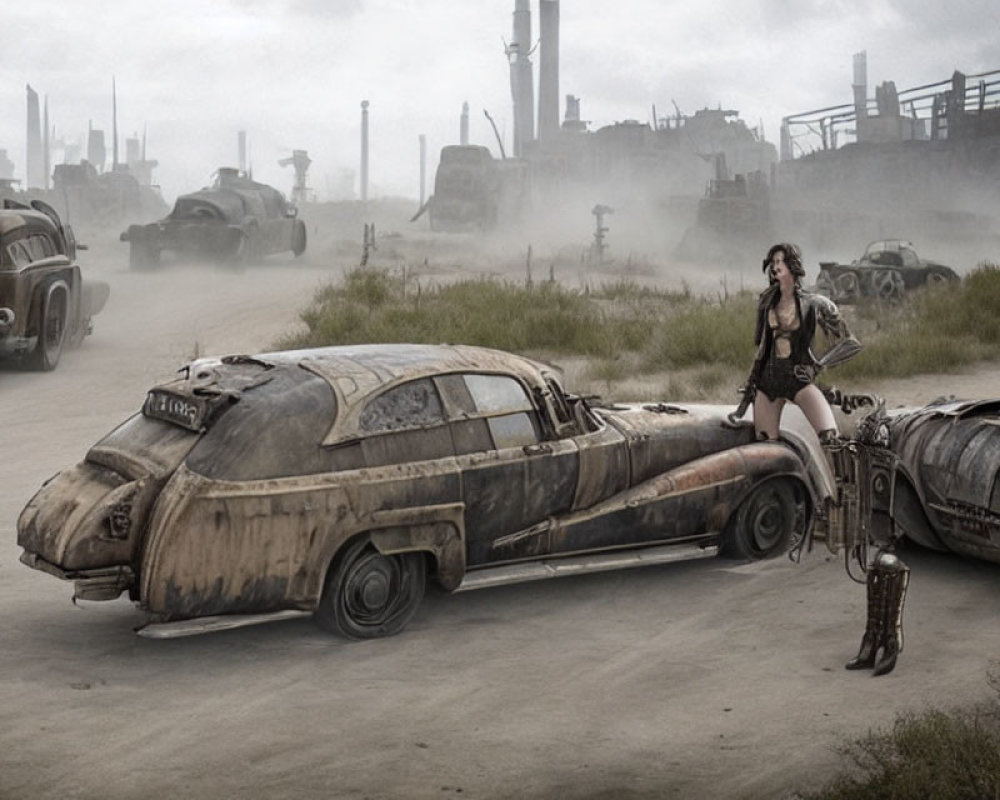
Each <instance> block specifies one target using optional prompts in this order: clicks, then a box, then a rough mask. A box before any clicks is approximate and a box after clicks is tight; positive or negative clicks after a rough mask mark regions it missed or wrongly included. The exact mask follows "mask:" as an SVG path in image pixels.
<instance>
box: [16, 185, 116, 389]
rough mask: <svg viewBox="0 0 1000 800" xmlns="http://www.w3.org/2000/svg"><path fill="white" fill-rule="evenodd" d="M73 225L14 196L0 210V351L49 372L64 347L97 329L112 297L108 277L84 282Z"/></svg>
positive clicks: (40, 204)
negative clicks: (94, 321) (97, 319)
mask: <svg viewBox="0 0 1000 800" xmlns="http://www.w3.org/2000/svg"><path fill="white" fill-rule="evenodd" d="M83 247H84V246H83V245H80V244H77V242H76V240H75V238H74V236H73V230H72V228H70V226H69V225H65V224H63V222H62V220H60V218H59V215H58V214H57V213H56V211H55V209H54V208H52V206H50V205H48V204H47V203H45V202H43V201H41V200H32V201H31V204H30V205H26V204H24V203H20V202H18V201H16V200H12V199H10V198H8V199H6V200H4V201H3V207H2V209H0V356H3V357H5V358H8V359H12V360H15V361H19V362H20V363H21V364H23V365H24V366H27V367H30V368H33V369H38V370H43V371H49V370H53V369H55V367H56V364H58V363H59V358H60V356H61V355H62V351H63V347H64V346H66V345H69V346H74V345H78V344H80V343H81V342H82V341H83V338H84V337H85V336H86V335H87V334H89V333H90V332H91V329H92V327H91V318H92V317H93V316H94V315H95V314H97V313H98V312H99V311H100V310H101V309H102V308H104V304H105V303H106V302H107V299H108V295H109V294H110V289H109V287H108V285H107V284H106V283H104V282H102V281H87V282H86V283H84V281H83V278H82V276H81V274H80V267H79V265H77V264H76V251H77V249H83Z"/></svg>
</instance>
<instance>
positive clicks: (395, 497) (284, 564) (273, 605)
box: [18, 344, 829, 638]
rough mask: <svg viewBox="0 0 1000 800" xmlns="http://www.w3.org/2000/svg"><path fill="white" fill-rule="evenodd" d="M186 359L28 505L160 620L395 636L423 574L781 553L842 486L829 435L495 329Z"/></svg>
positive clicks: (31, 530)
mask: <svg viewBox="0 0 1000 800" xmlns="http://www.w3.org/2000/svg"><path fill="white" fill-rule="evenodd" d="M181 372H182V375H181V376H180V377H178V378H176V379H174V380H171V381H169V382H167V383H164V384H162V385H158V386H156V387H154V388H152V389H151V390H150V391H149V392H148V394H147V396H146V399H145V404H144V406H143V408H142V410H141V412H139V413H136V414H135V415H134V416H132V417H131V418H129V419H128V420H126V421H125V422H124V423H122V424H121V425H120V426H119V427H117V428H115V429H114V430H113V431H111V432H110V433H109V434H108V435H107V436H105V437H104V438H103V439H101V440H100V441H99V442H98V443H97V444H95V445H94V446H93V447H92V448H91V449H90V451H89V452H88V453H87V454H86V457H85V459H84V460H83V461H82V462H81V463H79V464H77V465H76V466H75V467H72V468H71V469H67V470H65V471H63V472H61V473H60V474H58V475H57V476H56V477H54V478H53V479H51V480H50V481H49V482H48V483H46V484H45V485H44V486H43V487H42V488H41V489H40V490H39V492H38V493H37V494H36V495H35V496H34V497H33V498H32V499H31V500H30V502H29V503H28V504H27V506H26V507H25V508H24V510H23V512H22V513H21V515H20V518H19V520H18V543H19V544H20V545H21V547H22V548H23V549H24V553H23V555H22V557H21V560H22V561H23V562H24V563H25V564H27V565H29V566H31V567H34V568H36V569H39V570H43V571H45V572H48V573H51V574H52V575H55V576H57V577H59V578H63V579H65V580H69V581H74V582H75V596H76V597H79V598H85V599H113V598H116V597H118V596H119V595H120V594H121V593H122V592H128V593H129V596H130V597H131V599H132V600H134V601H136V602H137V603H138V604H139V605H140V607H141V608H143V609H145V610H146V611H147V612H148V614H149V619H150V622H149V624H148V625H147V626H146V627H144V628H143V629H141V631H140V632H141V633H144V634H145V635H150V636H162V637H165V636H171V635H183V634H185V633H190V632H200V631H202V630H206V629H212V628H219V627H234V626H236V625H239V624H250V623H252V622H258V621H264V620H266V619H273V618H277V617H284V616H288V615H293V614H297V613H305V614H314V615H315V618H316V620H317V621H318V623H319V624H320V625H321V626H322V627H324V628H326V629H328V630H330V631H332V632H335V633H338V634H342V635H345V636H347V637H352V638H367V637H376V636H381V635H387V634H392V633H396V632H397V631H399V630H400V629H402V628H403V626H404V625H405V624H406V622H407V621H408V620H409V619H410V617H411V616H412V614H413V613H414V611H415V609H416V608H417V605H418V603H419V602H420V600H421V597H422V595H423V593H424V588H425V580H426V578H427V577H428V576H430V577H431V578H432V579H435V580H436V581H437V582H438V583H439V584H440V585H441V586H442V587H443V588H444V589H445V590H447V591H461V590H465V589H472V588H479V587H485V586H492V585H496V584H501V583H507V582H516V581H525V580H533V579H538V578H548V577H556V576H562V575H571V574H575V573H579V572H585V571H594V570H604V569H611V568H620V567H629V566H638V565H644V564H655V563H659V562H664V561H673V560H677V559H684V558H695V557H701V556H712V555H715V554H716V553H717V552H719V551H720V550H722V551H723V552H726V553H730V554H732V555H734V556H736V557H739V558H744V559H757V558H766V557H771V556H776V555H778V554H780V553H782V552H785V551H786V550H787V549H788V547H789V546H790V543H791V542H792V541H793V540H794V539H796V537H798V536H800V535H801V534H803V533H804V532H805V531H806V530H807V529H808V527H809V526H810V525H811V524H812V517H813V509H814V508H816V507H818V502H819V501H818V499H817V498H821V497H824V496H825V494H826V493H827V492H828V486H829V481H828V476H825V474H824V473H823V472H821V469H825V463H826V462H825V459H823V458H822V457H821V455H819V453H818V451H817V450H815V449H811V448H818V443H816V441H815V436H813V437H812V440H811V443H810V439H809V437H808V436H805V437H803V436H799V435H797V434H796V433H795V432H793V431H789V432H788V439H787V442H786V443H778V442H770V443H768V442H755V441H753V430H752V426H751V425H749V424H741V425H738V426H736V427H733V426H726V425H724V424H723V421H724V420H725V414H726V412H727V411H728V410H729V409H728V407H722V406H697V405H673V404H662V403H657V404H644V405H643V404H628V405H624V404H622V405H619V404H614V405H597V404H592V403H589V402H588V401H587V400H586V399H584V398H581V397H578V396H574V395H572V394H567V393H566V392H565V391H564V389H563V387H562V384H561V381H560V376H559V372H558V370H557V369H556V368H553V367H551V366H547V365H545V364H542V363H538V362H535V361H532V360H529V359H527V358H523V357H520V356H516V355H512V354H509V353H504V352H500V351H495V350H488V349H483V348H476V347H467V346H447V345H440V346H429V345H402V344H396V345H358V346H340V347H329V348H320V349H313V350H301V351H288V352H277V353H268V354H263V355H255V356H229V357H223V358H211V359H199V360H196V361H194V362H192V363H190V364H188V365H187V366H186V367H184V368H183V369H182V370H181ZM786 416H788V417H789V418H790V417H791V416H792V415H786ZM803 420H804V418H803ZM267 615H270V616H267Z"/></svg>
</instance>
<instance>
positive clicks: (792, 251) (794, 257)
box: [761, 242, 806, 281]
mask: <svg viewBox="0 0 1000 800" xmlns="http://www.w3.org/2000/svg"><path fill="white" fill-rule="evenodd" d="M779 250H780V251H781V252H783V253H784V254H785V266H786V267H788V271H789V272H791V273H792V275H793V276H794V277H795V280H796V281H799V280H801V279H802V278H804V277H805V276H806V268H805V267H803V266H802V251H801V250H799V248H798V245H794V244H792V243H791V242H781V243H779V244H776V245H773V246H772V247H771V249H770V250H768V251H767V257H766V258H765V259H764V265H763V266H762V267H761V271H763V272H767V271H768V269H769V268H770V267H771V265H772V264H773V263H774V254H775V253H777V252H778V251H779ZM768 277H770V276H768Z"/></svg>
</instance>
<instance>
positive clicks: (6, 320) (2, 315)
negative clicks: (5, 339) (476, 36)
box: [0, 307, 15, 331]
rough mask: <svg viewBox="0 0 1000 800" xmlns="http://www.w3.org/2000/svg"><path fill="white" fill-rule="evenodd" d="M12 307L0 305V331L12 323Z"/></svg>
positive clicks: (13, 317)
mask: <svg viewBox="0 0 1000 800" xmlns="http://www.w3.org/2000/svg"><path fill="white" fill-rule="evenodd" d="M14 319H15V316H14V311H13V309H10V308H6V307H0V331H5V330H7V329H8V328H9V327H11V326H12V325H13V324H14Z"/></svg>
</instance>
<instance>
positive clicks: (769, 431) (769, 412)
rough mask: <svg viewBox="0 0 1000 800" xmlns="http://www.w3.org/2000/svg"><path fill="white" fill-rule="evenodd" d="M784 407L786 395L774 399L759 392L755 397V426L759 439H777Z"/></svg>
mask: <svg viewBox="0 0 1000 800" xmlns="http://www.w3.org/2000/svg"><path fill="white" fill-rule="evenodd" d="M784 407H785V398H784V397H779V398H778V399H777V400H772V399H771V398H770V397H768V396H767V395H766V394H764V393H763V392H757V396H756V397H754V399H753V427H754V432H755V433H756V434H757V438H758V439H772V440H775V441H777V439H778V426H779V424H780V423H781V409H783V408H784Z"/></svg>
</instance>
